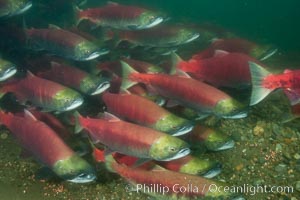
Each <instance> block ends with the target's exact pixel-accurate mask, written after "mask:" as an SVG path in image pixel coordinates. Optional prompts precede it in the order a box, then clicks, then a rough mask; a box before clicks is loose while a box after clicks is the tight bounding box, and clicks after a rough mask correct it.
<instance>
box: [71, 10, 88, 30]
mask: <svg viewBox="0 0 300 200" xmlns="http://www.w3.org/2000/svg"><path fill="white" fill-rule="evenodd" d="M73 10H74V18H75V24H76V26H78V25H79V24H80V22H81V21H82V20H84V19H86V17H84V16H83V15H82V10H81V9H79V8H78V6H77V5H73Z"/></svg>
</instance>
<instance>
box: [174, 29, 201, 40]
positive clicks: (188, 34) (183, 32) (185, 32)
mask: <svg viewBox="0 0 300 200" xmlns="http://www.w3.org/2000/svg"><path fill="white" fill-rule="evenodd" d="M199 36H200V34H199V33H196V32H195V31H193V30H190V29H184V28H182V29H180V30H179V31H178V36H177V37H178V38H177V40H178V43H179V44H185V43H189V42H192V41H194V40H195V39H197V38H198V37H199Z"/></svg>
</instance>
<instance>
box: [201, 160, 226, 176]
mask: <svg viewBox="0 0 300 200" xmlns="http://www.w3.org/2000/svg"><path fill="white" fill-rule="evenodd" d="M221 171H222V165H221V164H220V163H217V164H216V165H215V166H214V167H213V168H212V169H210V170H208V171H207V172H206V173H204V174H203V175H201V176H203V177H204V178H213V177H215V176H217V175H219V174H220V173H221Z"/></svg>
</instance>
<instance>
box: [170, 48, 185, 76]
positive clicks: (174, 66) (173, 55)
mask: <svg viewBox="0 0 300 200" xmlns="http://www.w3.org/2000/svg"><path fill="white" fill-rule="evenodd" d="M171 59H172V68H171V70H170V74H176V71H177V69H178V65H179V63H180V62H182V61H183V60H182V59H181V58H180V56H178V55H177V54H176V53H175V52H172V53H171Z"/></svg>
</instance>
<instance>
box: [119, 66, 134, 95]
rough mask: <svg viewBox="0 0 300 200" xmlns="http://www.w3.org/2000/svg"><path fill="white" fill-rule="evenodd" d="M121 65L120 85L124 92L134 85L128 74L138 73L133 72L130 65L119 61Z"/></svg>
mask: <svg viewBox="0 0 300 200" xmlns="http://www.w3.org/2000/svg"><path fill="white" fill-rule="evenodd" d="M120 62H121V65H122V84H121V89H123V90H126V89H128V88H130V87H131V86H133V85H135V84H136V82H134V81H132V80H130V79H129V76H130V74H132V73H138V72H137V71H135V70H134V69H133V68H132V67H131V66H130V65H128V64H127V63H126V62H124V61H120Z"/></svg>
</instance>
